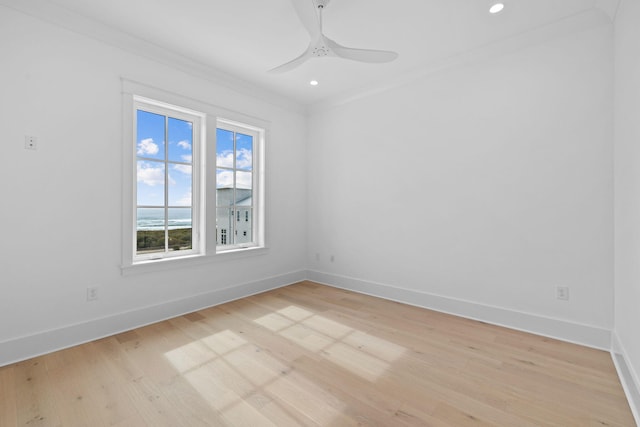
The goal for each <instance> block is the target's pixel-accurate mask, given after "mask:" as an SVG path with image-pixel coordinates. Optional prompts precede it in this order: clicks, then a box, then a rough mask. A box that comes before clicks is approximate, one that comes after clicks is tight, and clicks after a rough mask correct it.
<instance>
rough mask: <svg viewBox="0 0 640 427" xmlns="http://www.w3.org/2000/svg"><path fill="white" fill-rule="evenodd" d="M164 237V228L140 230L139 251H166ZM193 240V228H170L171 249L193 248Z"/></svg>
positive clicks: (138, 236) (138, 238) (138, 235)
mask: <svg viewBox="0 0 640 427" xmlns="http://www.w3.org/2000/svg"><path fill="white" fill-rule="evenodd" d="M164 239H165V234H164V230H138V234H137V250H138V253H140V252H157V251H164ZM191 242H192V239H191V228H178V229H176V230H169V250H170V251H180V250H185V249H191Z"/></svg>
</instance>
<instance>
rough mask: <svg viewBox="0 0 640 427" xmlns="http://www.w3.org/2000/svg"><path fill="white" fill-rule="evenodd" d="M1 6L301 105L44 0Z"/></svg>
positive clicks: (272, 100)
mask: <svg viewBox="0 0 640 427" xmlns="http://www.w3.org/2000/svg"><path fill="white" fill-rule="evenodd" d="M0 6H5V7H7V8H9V9H12V10H14V11H17V12H20V13H23V14H26V15H29V16H31V17H33V18H36V19H39V20H41V21H44V22H47V23H50V24H53V25H56V26H58V27H62V28H64V29H66V30H69V31H72V32H75V33H77V34H80V35H83V36H86V37H89V38H92V39H94V40H98V41H100V42H103V43H106V44H108V45H111V46H114V47H116V48H118V49H121V50H124V51H127V52H129V53H132V54H134V55H137V56H140V57H143V58H146V59H150V60H152V61H155V62H159V63H162V64H164V65H167V66H170V67H172V68H175V69H177V70H180V71H183V72H185V73H188V74H190V75H192V76H194V77H198V78H201V79H203V80H207V81H209V82H211V83H214V84H216V85H219V86H223V87H225V88H227V89H231V90H233V91H235V92H238V93H239V94H242V95H245V96H251V97H253V98H257V99H259V100H261V101H263V102H265V103H267V104H271V105H273V106H276V107H279V108H283V109H286V110H290V111H293V112H296V113H300V112H302V111H304V106H303V105H302V104H300V103H298V102H296V101H293V100H292V99H291V98H288V97H286V96H283V95H281V94H279V93H276V92H273V91H270V90H267V89H265V88H263V87H260V86H257V85H252V84H251V83H249V82H247V81H245V80H242V79H239V78H236V77H234V76H232V75H230V74H227V73H225V72H223V71H221V70H219V69H217V68H215V67H212V66H210V65H207V64H204V63H202V62H198V61H195V60H193V59H190V58H187V57H185V56H184V55H181V54H180V53H178V52H175V51H172V50H169V49H167V48H165V47H162V46H159V45H156V44H153V43H151V42H148V41H146V40H143V39H141V38H138V37H135V36H133V35H131V34H127V33H125V32H123V31H121V30H118V29H116V28H113V27H111V26H108V25H106V24H104V23H102V22H99V21H96V20H94V19H91V18H88V17H86V16H83V15H81V14H79V13H77V12H75V11H73V10H71V9H68V8H65V7H63V6H60V5H58V4H55V3H53V2H51V1H47V0H0Z"/></svg>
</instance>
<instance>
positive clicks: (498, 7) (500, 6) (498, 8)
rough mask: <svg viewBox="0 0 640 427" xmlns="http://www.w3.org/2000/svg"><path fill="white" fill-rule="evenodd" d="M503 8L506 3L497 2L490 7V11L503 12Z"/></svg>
mask: <svg viewBox="0 0 640 427" xmlns="http://www.w3.org/2000/svg"><path fill="white" fill-rule="evenodd" d="M502 9H504V3H495V4H494V5H493V6H491V7H490V8H489V13H498V12H502Z"/></svg>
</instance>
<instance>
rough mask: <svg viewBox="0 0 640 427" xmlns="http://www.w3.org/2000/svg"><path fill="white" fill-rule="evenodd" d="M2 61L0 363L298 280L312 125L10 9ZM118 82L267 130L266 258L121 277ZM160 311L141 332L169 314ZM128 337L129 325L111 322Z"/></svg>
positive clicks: (0, 14)
mask: <svg viewBox="0 0 640 427" xmlns="http://www.w3.org/2000/svg"><path fill="white" fill-rule="evenodd" d="M0 58H2V65H1V66H0V141H2V142H1V143H2V148H3V151H2V160H3V161H2V166H1V167H0V177H1V179H0V195H1V197H2V208H1V209H0V226H1V228H0V230H1V231H0V235H1V236H2V244H1V245H2V249H0V250H1V256H0V282H1V284H0V354H2V357H0V365H1V364H2V363H3V362H7V361H8V360H7V358H9V359H10V358H11V357H12V356H7V353H6V351H13V349H14V348H15V347H16V346H19V342H22V341H20V340H21V339H22V338H25V337H27V338H28V337H29V336H34V334H35V336H36V337H39V335H38V334H40V333H41V332H44V331H47V330H57V329H59V328H64V327H66V326H71V325H82V324H84V323H86V322H91V321H95V320H96V319H103V322H102V324H101V326H100V327H101V328H102V329H99V330H95V331H94V332H93V336H95V335H96V334H100V333H107V332H109V328H110V325H109V321H113V322H115V323H118V322H120V321H116V320H114V319H117V318H119V317H118V316H117V315H118V313H122V312H129V313H130V314H131V313H134V314H135V313H136V312H138V311H139V310H141V309H145V308H148V307H150V306H158V305H159V306H163V305H166V304H167V303H171V302H173V301H176V300H182V301H183V302H184V300H188V301H190V304H193V303H196V304H197V301H198V299H199V298H200V297H197V296H200V295H202V294H204V295H209V298H208V299H207V298H201V300H202V301H203V303H205V302H207V301H209V302H215V301H216V298H218V297H219V298H221V299H225V298H230V297H234V296H236V297H237V296H241V295H242V294H243V293H244V292H247V291H252V290H253V291H255V290H260V289H263V288H265V287H268V286H278V285H282V284H285V282H287V281H288V280H291V279H295V278H297V277H304V272H303V268H304V265H305V259H304V252H305V250H306V243H305V238H304V236H305V232H306V225H305V224H306V205H305V191H306V183H305V181H306V175H305V169H304V164H303V162H301V161H300V159H304V158H305V157H306V147H305V145H304V143H303V141H304V136H305V127H306V121H305V118H304V116H303V115H302V114H301V113H300V112H298V111H289V110H287V109H284V108H280V107H276V106H274V105H271V104H269V103H267V102H263V101H261V100H260V99H256V98H253V97H251V96H246V95H242V94H240V93H239V92H236V91H234V90H233V89H230V88H227V87H224V86H222V85H217V84H213V83H211V82H209V81H205V80H201V79H198V78H196V77H193V76H191V75H188V74H185V73H183V72H181V71H178V70H177V69H174V68H172V67H168V66H165V65H162V64H160V63H156V62H153V61H151V60H147V59H144V58H141V57H140V56H136V55H133V54H130V53H127V52H125V51H123V50H120V49H117V48H114V47H112V46H109V45H107V44H103V43H101V42H98V41H95V40H93V39H90V38H87V37H84V36H80V35H78V34H76V33H73V32H70V31H67V30H65V29H62V28H60V27H57V26H53V25H50V24H47V23H44V22H42V21H39V20H37V19H33V18H31V17H29V16H27V15H23V14H21V13H17V12H14V11H12V10H11V9H8V8H5V7H2V6H0ZM122 76H124V77H127V78H130V79H133V80H135V81H139V82H142V83H145V84H148V85H152V86H155V87H158V88H162V89H164V90H168V91H172V92H176V93H180V94H181V95H184V96H186V97H191V98H193V99H197V100H199V101H202V102H207V103H210V104H213V105H217V106H221V107H224V108H227V109H229V110H233V111H237V112H240V113H243V114H246V115H249V116H253V117H257V118H259V119H262V120H265V121H268V122H270V134H269V139H268V141H267V159H268V160H267V161H268V167H267V191H268V204H267V213H268V216H269V225H268V228H267V230H266V231H267V238H268V242H267V243H268V246H269V250H268V252H267V254H266V255H260V256H255V257H249V258H246V259H242V260H235V261H230V262H216V263H214V264H204V265H197V266H193V267H190V268H179V269H173V270H167V271H163V272H161V273H150V274H137V275H130V276H122V275H121V270H120V262H121V209H122V202H121V194H122V174H123V171H122V168H121V165H122V145H123V144H122V137H121V136H122V112H121V109H122V98H121V94H120V92H121V82H120V78H121V77H122ZM25 135H35V136H37V137H38V142H39V148H38V150H37V151H28V150H25V149H24V136H25ZM290 273H292V274H290ZM246 284H250V286H245V287H244V288H242V290H241V291H238V292H237V293H234V292H222V293H220V294H216V295H218V297H213V296H211V293H212V292H214V291H219V290H223V289H226V288H230V287H234V286H239V285H246ZM95 285H97V286H99V287H100V289H99V292H100V299H99V300H98V301H96V302H91V303H87V302H86V288H87V286H95ZM194 297H195V298H194ZM190 304H184V305H183V306H182V307H183V308H184V309H188V308H189V307H190ZM170 305H171V304H168V306H170ZM170 312H171V310H168V311H166V313H167V314H169V313H170ZM154 313H155V314H153V315H151V317H149V316H139V317H138V318H137V319H138V320H137V321H148V320H150V319H151V318H152V317H153V316H158V315H160V316H161V315H163V313H165V312H163V311H162V310H157V311H156V312H154ZM125 317H126V316H125ZM133 317H135V316H132V317H131V318H132V319H133ZM104 319H107V320H104ZM132 322H133V320H132ZM127 326H129V327H130V326H135V325H128V324H126V322H124V323H122V322H120V323H118V324H117V325H116V324H113V328H122V327H127ZM54 335H55V334H54ZM81 335H82V334H79V335H78V336H77V337H75V338H74V337H73V333H72V334H71V336H67V337H66V338H65V340H66V342H70V341H73V339H83V337H82V336H81ZM45 336H46V335H45ZM58 338H60V337H58ZM84 338H90V335H87V336H84ZM16 340H17V341H16ZM65 340H62V341H65ZM27 341H28V340H27ZM3 344H5V345H4V347H3ZM50 345H57V344H56V338H52V339H51V343H50ZM36 347H37V348H36ZM36 347H34V349H33V351H35V352H38V351H43V350H46V348H45V347H46V346H45V345H43V346H42V347H38V346H36ZM3 351H5V353H3ZM18 353H19V351H16V353H15V354H14V356H13V357H20V354H18ZM12 354H13V353H12Z"/></svg>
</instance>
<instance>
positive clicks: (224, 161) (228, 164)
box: [216, 148, 253, 169]
mask: <svg viewBox="0 0 640 427" xmlns="http://www.w3.org/2000/svg"><path fill="white" fill-rule="evenodd" d="M237 154H238V158H237V159H236V168H238V169H251V165H252V164H253V158H252V153H251V150H247V149H246V148H241V149H239V150H238V151H237ZM216 164H217V165H218V166H221V167H225V168H232V167H233V151H231V150H228V151H223V152H222V153H218V154H217V155H216Z"/></svg>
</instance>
